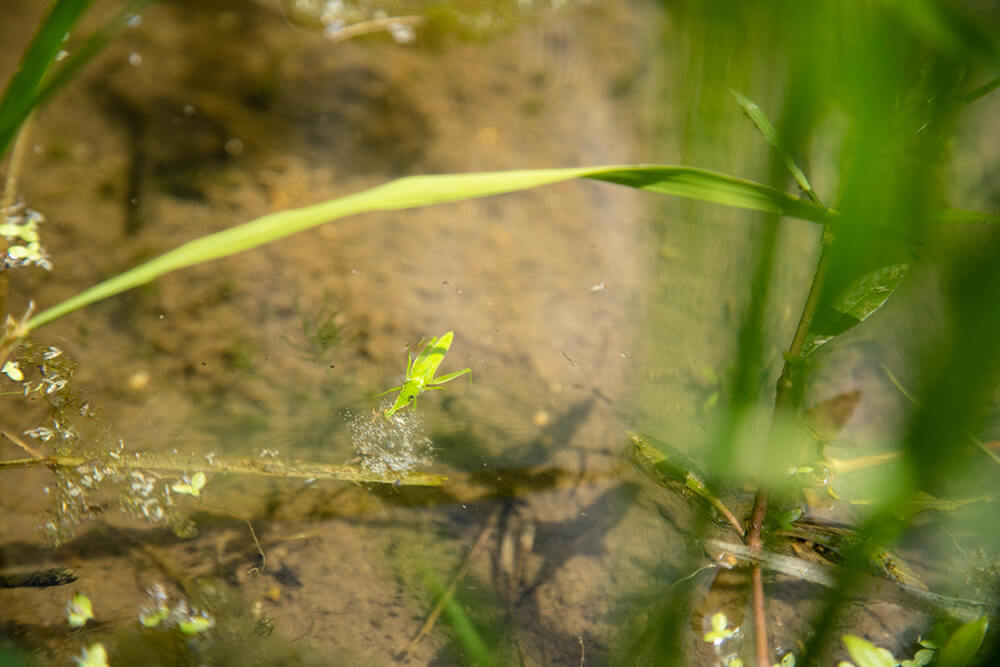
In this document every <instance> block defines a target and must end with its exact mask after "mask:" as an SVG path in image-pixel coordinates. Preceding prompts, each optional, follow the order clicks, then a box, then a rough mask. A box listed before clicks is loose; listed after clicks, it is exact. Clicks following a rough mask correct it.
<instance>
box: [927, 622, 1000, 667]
mask: <svg viewBox="0 0 1000 667" xmlns="http://www.w3.org/2000/svg"><path fill="white" fill-rule="evenodd" d="M989 627H990V621H989V619H988V618H987V617H986V616H980V617H979V618H977V619H976V620H974V621H972V622H971V623H966V624H965V625H963V626H961V627H959V628H958V630H955V632H953V633H952V635H951V637H949V638H948V641H947V643H945V645H944V648H942V649H941V654H940V655H939V656H938V661H937V665H938V667H965V665H967V664H969V661H970V660H972V657H973V656H974V655H976V651H978V650H979V647H980V646H981V645H982V643H983V638H984V637H985V636H986V630H987V629H988V628H989Z"/></svg>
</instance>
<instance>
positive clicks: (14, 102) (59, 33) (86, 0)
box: [0, 0, 92, 155]
mask: <svg viewBox="0 0 1000 667" xmlns="http://www.w3.org/2000/svg"><path fill="white" fill-rule="evenodd" d="M91 1H92V0H58V2H56V3H55V4H54V5H52V8H51V9H50V10H49V12H48V13H47V14H46V15H45V18H43V19H42V22H41V24H39V26H38V30H37V31H36V32H35V36H34V38H33V39H32V40H31V44H29V45H28V48H27V49H26V50H25V52H24V54H23V55H22V56H21V62H20V63H18V68H17V72H16V73H15V74H14V76H13V77H11V79H10V81H9V82H8V84H7V88H6V90H4V95H3V100H2V101H0V155H3V154H4V153H5V152H6V150H7V147H8V146H9V145H10V142H11V139H13V137H14V135H15V134H16V132H17V128H18V127H20V126H21V123H22V122H23V121H24V119H25V117H27V115H28V114H29V113H30V112H31V109H32V108H33V107H34V99H35V96H36V94H37V91H38V88H39V85H40V84H41V81H42V77H43V76H45V73H46V72H47V71H48V69H49V66H50V65H51V64H52V61H53V60H55V57H56V54H58V53H59V50H60V49H61V48H62V46H63V38H64V37H65V35H67V34H68V33H69V31H70V30H72V29H73V26H74V25H76V22H77V21H78V20H79V18H80V16H81V15H82V14H83V12H84V11H86V9H87V6H88V5H89V4H90V3H91Z"/></svg>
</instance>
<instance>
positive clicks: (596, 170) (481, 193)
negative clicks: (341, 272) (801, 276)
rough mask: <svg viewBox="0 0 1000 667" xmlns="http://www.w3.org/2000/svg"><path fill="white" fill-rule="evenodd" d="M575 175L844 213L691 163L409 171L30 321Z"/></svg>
mask: <svg viewBox="0 0 1000 667" xmlns="http://www.w3.org/2000/svg"><path fill="white" fill-rule="evenodd" d="M572 178H591V179H595V180H601V181H607V182H609V183H618V184H621V185H628V186H630V187H633V188H639V189H641V190H648V191H650V192H658V193H661V194H671V195H675V196H678V197H688V198H691V199H699V200H701V201H705V202H709V203H714V204H722V205H725V206H733V207H736V208H744V209H750V210H756V211H766V212H769V213H778V214H781V215H787V216H790V217H797V218H803V219H806V220H813V221H815V222H827V221H830V220H833V219H835V217H836V213H835V212H834V211H831V210H830V209H827V208H824V207H822V206H818V205H816V204H813V203H811V202H808V201H806V200H804V199H801V198H799V197H795V196H793V195H790V194H788V193H785V192H782V191H780V190H776V189H774V188H771V187H768V186H766V185H761V184H760V183H755V182H753V181H748V180H745V179H742V178H735V177H733V176H727V175H725V174H719V173H716V172H711V171H705V170H704V169H693V168H689V167H672V166H606V167H576V168H569V169H534V170H521V171H499V172H485V173H478V174H444V175H438V176H409V177H406V178H400V179H398V180H395V181H390V182H389V183H386V184H385V185H380V186H378V187H375V188H372V189H370V190H365V191H363V192H358V193H356V194H353V195H348V196H346V197H341V198H339V199H333V200H330V201H327V202H324V203H321V204H315V205H313V206H306V207H304V208H299V209H293V210H290V211H282V212H279V213H272V214H270V215H265V216H264V217H262V218H258V219H256V220H253V221H251V222H248V223H245V224H243V225H239V226H237V227H233V228H231V229H227V230H224V231H221V232H217V233H215V234H209V235H208V236H203V237H201V238H198V239H195V240H193V241H189V242H188V243H185V244H184V245H182V246H180V247H179V248H176V249H174V250H171V251H170V252H168V253H166V254H164V255H161V256H160V257H157V258H156V259H153V260H151V261H149V262H146V263H145V264H141V265H139V266H137V267H135V268H133V269H130V270H128V271H126V272H124V273H122V274H119V275H117V276H115V277H113V278H111V279H109V280H106V281H104V282H103V283H100V284H99V285H96V286H94V287H91V288H90V289H88V290H85V291H84V292H81V293H79V294H77V295H76V296H73V297H71V298H69V299H67V300H66V301H63V302H62V303H60V304H58V305H56V306H54V307H52V308H49V309H48V310H46V311H44V312H41V313H39V314H38V315H37V316H35V317H34V318H32V319H31V320H30V321H29V322H28V327H29V328H30V329H35V328H37V327H40V326H42V325H43V324H47V323H48V322H51V321H52V320H54V319H56V318H58V317H61V316H63V315H65V314H66V313H69V312H72V311H74V310H76V309H78V308H82V307H83V306H87V305H89V304H91V303H94V302H95V301H100V300H102V299H106V298H108V297H109V296H113V295H115V294H119V293H121V292H124V291H125V290H128V289H132V288H133V287H137V286H139V285H142V284H145V283H148V282H150V281H152V280H155V279H156V278H159V277H160V276H162V275H164V274H166V273H170V272H171V271H176V270H178V269H182V268H185V267H188V266H193V265H195V264H201V263H203V262H208V261H211V260H213V259H219V258H221V257H228V256H229V255H235V254H236V253H239V252H243V251H244V250H250V249H251V248H256V247H258V246H262V245H265V244H267V243H271V242H272V241H277V240H278V239H282V238H284V237H286V236H290V235H292V234H295V233H296V232H301V231H304V230H306V229H310V228H312V227H316V226H317V225H321V224H323V223H326V222H330V221H332V220H337V219H338V218H343V217H345V216H348V215H354V214H356V213H364V212H367V211H396V210H401V209H406V208H415V207H422V206H430V205H433V204H443V203H447V202H454V201H460V200H463V199H475V198H477V197H486V196H489V195H498V194H504V193H508V192H515V191H517V190H525V189H528V188H534V187H538V186H542V185H549V184H552V183H559V182H561V181H566V180H569V179H572Z"/></svg>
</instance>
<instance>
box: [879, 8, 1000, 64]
mask: <svg viewBox="0 0 1000 667" xmlns="http://www.w3.org/2000/svg"><path fill="white" fill-rule="evenodd" d="M883 2H884V4H885V5H886V6H888V7H889V8H890V9H892V10H893V11H895V12H896V13H897V15H899V16H900V18H902V19H903V20H904V21H905V22H906V23H908V24H909V25H910V28H911V29H912V30H913V31H914V32H915V33H917V34H918V35H920V36H921V37H923V38H924V39H926V40H927V41H929V42H930V43H931V44H933V45H934V46H935V47H936V48H937V49H938V50H940V51H942V52H943V53H946V54H948V55H949V56H951V57H952V58H955V59H957V60H960V61H970V60H971V61H983V62H985V63H987V64H990V65H994V66H996V65H997V64H1000V45H998V43H997V39H996V37H995V35H993V34H991V33H990V32H989V31H988V30H985V29H983V27H982V26H981V24H980V22H978V21H977V20H976V19H974V18H973V17H972V16H970V15H968V14H965V13H963V12H962V11H960V10H959V9H958V7H956V6H955V4H954V3H947V2H941V1H940V0H883Z"/></svg>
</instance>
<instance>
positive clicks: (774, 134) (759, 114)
mask: <svg viewBox="0 0 1000 667" xmlns="http://www.w3.org/2000/svg"><path fill="white" fill-rule="evenodd" d="M729 93H730V94H731V95H732V96H733V97H735V98H736V101H737V102H739V104H740V106H741V107H743V111H745V112H746V114H747V115H748V116H749V117H750V120H752V121H753V124H754V125H756V126H757V129H758V130H760V133H761V134H763V135H764V138H765V139H767V141H768V143H770V144H771V146H773V147H774V150H776V151H778V154H779V155H781V158H782V159H783V160H784V161H785V166H786V167H787V168H788V171H790V172H791V174H792V178H794V179H795V182H796V183H798V184H799V187H800V188H802V191H803V192H805V193H806V194H807V195H809V199H811V200H812V201H814V202H818V201H819V197H818V196H817V195H816V192H815V191H814V190H813V188H812V184H811V183H809V179H808V178H806V175H805V173H804V172H803V171H802V170H801V169H799V165H797V164H796V163H795V160H793V159H792V156H791V155H790V154H789V153H788V151H786V150H785V148H784V146H783V145H782V144H781V142H780V141H778V131H777V130H775V129H774V125H772V124H771V121H770V120H768V118H767V116H765V115H764V112H763V111H762V110H761V108H760V107H759V106H758V105H757V103H756V102H754V101H753V100H751V99H750V98H749V97H746V96H745V95H741V94H740V93H738V92H736V91H735V90H733V89H732V88H730V89H729Z"/></svg>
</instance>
